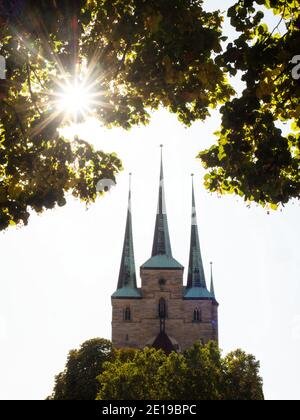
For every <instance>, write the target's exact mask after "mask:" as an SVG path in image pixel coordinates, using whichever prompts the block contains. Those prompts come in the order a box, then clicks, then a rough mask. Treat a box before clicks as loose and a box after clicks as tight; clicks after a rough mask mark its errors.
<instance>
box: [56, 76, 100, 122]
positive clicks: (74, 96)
mask: <svg viewBox="0 0 300 420" xmlns="http://www.w3.org/2000/svg"><path fill="white" fill-rule="evenodd" d="M56 104H57V109H58V111H59V112H61V113H63V114H64V115H65V117H66V118H67V119H69V118H70V119H73V120H77V119H78V118H80V117H85V116H86V115H88V114H90V113H91V112H92V105H93V94H92V93H91V91H90V90H89V89H88V88H87V87H86V86H85V85H84V83H80V82H78V81H74V82H72V83H71V82H70V83H67V84H65V85H63V86H61V91H60V92H59V93H57V100H56Z"/></svg>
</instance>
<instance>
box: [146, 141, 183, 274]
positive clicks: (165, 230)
mask: <svg viewBox="0 0 300 420" xmlns="http://www.w3.org/2000/svg"><path fill="white" fill-rule="evenodd" d="M160 147H161V162H160V178H159V193H158V206H157V214H156V221H155V230H154V239H153V246H152V256H151V258H150V259H149V260H148V261H146V262H145V263H144V264H143V265H142V266H141V268H142V269H152V270H153V269H155V270H160V269H172V270H183V266H182V265H181V264H180V263H179V262H178V261H176V260H175V259H174V258H173V256H172V249H171V241H170V235H169V227H168V218H167V211H166V201H165V185H164V169H163V157H162V148H163V146H162V145H161V146H160Z"/></svg>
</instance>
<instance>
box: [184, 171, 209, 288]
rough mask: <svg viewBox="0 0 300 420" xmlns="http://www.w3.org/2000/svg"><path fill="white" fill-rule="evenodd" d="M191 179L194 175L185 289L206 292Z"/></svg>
mask: <svg viewBox="0 0 300 420" xmlns="http://www.w3.org/2000/svg"><path fill="white" fill-rule="evenodd" d="M193 177H194V175H192V226H191V245H190V260H189V270H188V282H187V288H188V289H191V288H194V287H197V288H198V287H200V288H203V289H205V290H207V287H206V281H205V274H204V269H203V263H202V257H201V250H200V241H199V234H198V223H197V213H196V202H195V192H194V178H193Z"/></svg>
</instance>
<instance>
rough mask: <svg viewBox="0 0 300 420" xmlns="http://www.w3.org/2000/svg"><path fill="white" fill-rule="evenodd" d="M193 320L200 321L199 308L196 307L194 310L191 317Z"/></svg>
mask: <svg viewBox="0 0 300 420" xmlns="http://www.w3.org/2000/svg"><path fill="white" fill-rule="evenodd" d="M193 321H194V322H202V313H201V310H200V309H198V308H196V309H195V310H194V317H193Z"/></svg>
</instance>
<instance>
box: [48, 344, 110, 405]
mask: <svg viewBox="0 0 300 420" xmlns="http://www.w3.org/2000/svg"><path fill="white" fill-rule="evenodd" d="M111 358H112V348H111V343H110V341H108V340H105V339H102V338H95V339H92V340H88V341H86V342H84V343H83V344H82V345H81V347H80V348H79V349H78V350H71V351H70V352H69V355H68V360H67V363H66V367H65V370H64V371H63V372H61V373H59V374H58V375H57V376H56V378H55V385H54V389H53V393H52V395H51V397H49V399H51V400H84V401H88V400H94V399H95V396H96V394H97V392H98V388H99V384H98V381H97V380H96V377H97V376H98V375H99V374H100V373H101V372H102V370H103V365H104V362H106V361H109V360H111Z"/></svg>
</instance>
